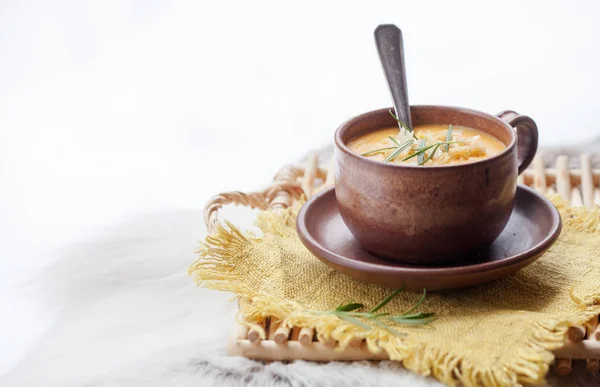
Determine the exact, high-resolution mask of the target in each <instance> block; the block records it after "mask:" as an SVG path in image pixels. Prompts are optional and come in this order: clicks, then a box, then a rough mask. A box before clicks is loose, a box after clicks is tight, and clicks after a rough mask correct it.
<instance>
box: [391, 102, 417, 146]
mask: <svg viewBox="0 0 600 387" xmlns="http://www.w3.org/2000/svg"><path fill="white" fill-rule="evenodd" d="M388 112H389V113H390V116H392V117H394V119H395V120H396V121H397V122H398V124H400V127H402V128H404V129H406V130H408V131H409V132H411V133H413V130H412V129H411V128H409V127H408V125H406V124H405V123H404V122H402V121H400V118H398V117H397V116H396V115H395V114H394V112H393V111H392V109H390V110H388ZM413 137H414V133H413ZM416 139H417V138H416V137H415V140H416Z"/></svg>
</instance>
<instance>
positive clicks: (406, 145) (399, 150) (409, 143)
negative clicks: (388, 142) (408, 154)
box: [383, 139, 415, 163]
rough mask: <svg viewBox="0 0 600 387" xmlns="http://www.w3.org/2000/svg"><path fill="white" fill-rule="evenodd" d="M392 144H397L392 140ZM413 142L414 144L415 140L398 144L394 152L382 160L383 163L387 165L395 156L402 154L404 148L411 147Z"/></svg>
mask: <svg viewBox="0 0 600 387" xmlns="http://www.w3.org/2000/svg"><path fill="white" fill-rule="evenodd" d="M394 142H396V143H397V141H396V140H394ZM413 142H415V140H413V139H410V140H408V141H407V142H405V143H404V144H402V145H400V144H398V148H397V149H396V150H395V151H393V152H392V153H391V154H390V155H389V156H388V157H386V159H385V160H383V162H384V163H387V162H390V161H392V160H394V159H395V158H396V156H398V155H399V154H400V153H402V151H403V150H405V149H406V148H408V147H409V146H411V145H412V144H413Z"/></svg>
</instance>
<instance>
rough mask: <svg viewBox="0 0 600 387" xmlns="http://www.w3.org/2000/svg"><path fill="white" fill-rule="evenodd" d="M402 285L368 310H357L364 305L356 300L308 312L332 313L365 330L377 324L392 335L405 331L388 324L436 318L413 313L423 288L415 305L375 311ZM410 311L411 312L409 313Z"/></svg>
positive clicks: (399, 291) (402, 334) (418, 322)
mask: <svg viewBox="0 0 600 387" xmlns="http://www.w3.org/2000/svg"><path fill="white" fill-rule="evenodd" d="M404 288H405V287H404V286H402V287H401V288H400V289H397V290H396V291H394V292H393V293H392V294H390V295H389V296H387V297H386V298H385V299H383V300H382V301H381V302H380V303H379V304H377V305H376V306H375V307H374V308H373V309H371V310H370V311H369V312H357V310H358V309H360V308H363V307H364V306H365V305H364V304H361V303H357V302H350V303H348V304H342V305H339V306H338V307H337V308H335V309H334V310H332V311H315V310H309V311H308V312H310V313H314V314H333V315H335V316H337V317H338V318H340V319H341V320H344V321H347V322H349V323H351V324H354V325H356V326H359V327H361V328H363V329H365V330H370V329H371V328H372V326H371V325H369V324H372V325H377V326H379V327H381V328H383V329H385V330H387V331H388V332H391V333H393V334H394V335H398V336H404V335H406V333H403V332H398V331H397V330H396V329H394V328H393V327H392V326H390V325H389V324H390V323H392V324H402V325H426V324H429V323H431V322H432V321H434V320H436V317H435V313H433V312H428V313H413V312H414V311H415V310H417V309H418V308H419V307H420V306H421V304H422V303H423V301H425V297H426V296H427V290H426V289H423V294H422V295H421V298H420V299H419V301H417V303H416V304H415V305H413V306H412V307H411V308H410V309H409V310H407V311H406V312H404V313H401V314H391V313H377V312H378V311H379V310H380V309H381V308H383V307H384V306H386V305H387V304H388V303H389V302H390V301H392V300H393V299H394V298H396V297H397V296H398V295H399V294H400V293H402V292H403V291H404ZM411 313H412V314H411Z"/></svg>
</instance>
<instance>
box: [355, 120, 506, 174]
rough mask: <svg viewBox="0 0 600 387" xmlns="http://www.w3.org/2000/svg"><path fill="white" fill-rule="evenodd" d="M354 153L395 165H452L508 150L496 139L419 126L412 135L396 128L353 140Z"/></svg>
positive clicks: (450, 128) (469, 131) (477, 133)
mask: <svg viewBox="0 0 600 387" xmlns="http://www.w3.org/2000/svg"><path fill="white" fill-rule="evenodd" d="M348 148H350V150H351V151H353V152H355V153H358V154H359V155H362V156H364V157H367V158H369V159H373V160H378V161H384V162H389V163H394V164H409V165H410V164H412V165H427V166H429V165H450V164H461V163H468V162H473V161H477V160H482V159H486V158H489V157H492V156H494V155H497V154H498V153H500V152H502V151H503V150H504V149H506V146H505V145H504V143H502V142H501V141H500V140H498V139H497V138H496V137H494V136H492V135H490V134H487V133H484V132H482V131H479V130H476V129H472V128H467V127H464V126H454V125H451V126H449V125H416V126H415V127H414V131H413V132H409V131H407V130H405V129H401V130H398V128H397V127H395V128H389V129H382V130H378V131H376V132H373V133H368V134H365V135H364V136H360V137H357V138H354V139H352V140H351V141H350V142H349V143H348Z"/></svg>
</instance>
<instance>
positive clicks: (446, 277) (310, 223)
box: [296, 186, 561, 291]
mask: <svg viewBox="0 0 600 387" xmlns="http://www.w3.org/2000/svg"><path fill="white" fill-rule="evenodd" d="M296 226H297V229H298V235H299V236H300V239H301V240H302V243H304V245H305V246H306V247H307V248H308V249H309V250H310V251H311V252H312V253H313V254H314V255H315V256H316V257H317V258H319V259H320V260H321V261H322V262H324V263H325V264H327V265H329V266H331V267H332V268H334V269H336V270H338V271H340V272H341V273H344V274H346V275H348V276H350V277H353V278H356V279H358V280H361V281H364V282H369V283H373V284H377V285H380V286H384V287H388V288H399V287H400V286H402V285H403V284H406V287H407V288H408V289H411V290H418V291H420V290H422V289H423V288H427V290H443V289H452V288H462V287H467V286H472V285H476V284H481V283H484V282H488V281H492V280H495V279H498V278H501V277H504V276H507V275H509V274H513V273H515V272H516V271H518V270H519V269H522V268H523V267H525V266H527V265H529V264H530V263H532V262H533V261H535V260H536V259H538V258H539V257H540V256H541V255H542V254H543V253H544V252H545V251H546V250H548V248H550V246H552V244H553V243H554V242H555V241H556V239H557V238H558V236H559V234H560V230H561V220H560V214H559V213H558V211H557V210H556V208H555V207H554V205H552V203H550V201H548V200H547V199H546V198H544V197H542V196H540V195H538V194H537V193H536V192H535V191H534V190H532V189H530V188H528V187H525V186H518V188H517V194H516V200H515V206H514V209H513V212H512V214H511V216H510V220H509V221H508V224H507V226H506V228H505V229H504V231H503V232H502V234H500V236H499V237H498V239H496V241H495V242H494V243H493V244H492V245H491V246H490V247H489V248H487V249H486V250H483V251H481V252H479V253H478V254H476V255H474V256H472V257H470V258H468V260H467V261H465V262H462V263H459V264H449V265H435V266H418V265H409V264H402V263H398V262H393V261H388V260H384V259H382V258H379V257H377V256H375V255H373V254H371V253H369V252H368V251H366V250H364V249H363V248H362V247H361V246H360V245H359V243H358V241H357V240H356V239H355V238H354V236H353V235H352V234H351V233H350V230H348V228H347V227H346V225H345V224H344V222H343V220H342V218H341V216H340V213H339V209H338V205H337V202H336V199H335V190H334V189H333V188H331V189H328V190H327V191H324V192H322V193H320V194H318V195H316V196H315V197H313V198H312V199H310V200H309V201H308V202H306V204H305V205H304V206H303V207H302V209H301V210H300V213H299V214H298V218H297V221H296Z"/></svg>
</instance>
